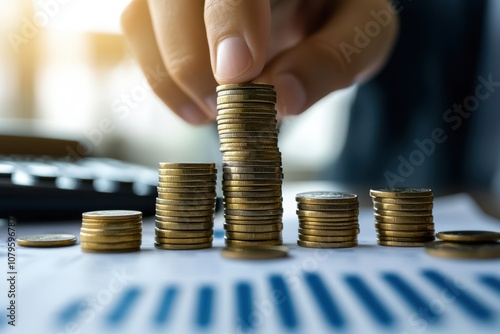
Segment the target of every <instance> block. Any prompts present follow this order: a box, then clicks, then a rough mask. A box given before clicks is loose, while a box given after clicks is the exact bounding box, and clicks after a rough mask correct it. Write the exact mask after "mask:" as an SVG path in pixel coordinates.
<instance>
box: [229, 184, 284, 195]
mask: <svg viewBox="0 0 500 334" xmlns="http://www.w3.org/2000/svg"><path fill="white" fill-rule="evenodd" d="M279 187H280V186H271V185H269V186H254V187H227V186H224V187H222V191H223V192H224V193H226V192H246V191H249V192H254V191H276V189H279Z"/></svg>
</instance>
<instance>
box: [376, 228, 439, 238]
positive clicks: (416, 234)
mask: <svg viewBox="0 0 500 334" xmlns="http://www.w3.org/2000/svg"><path fill="white" fill-rule="evenodd" d="M377 234H378V235H379V236H382V237H398V238H425V237H434V230H431V231H385V230H378V231H377Z"/></svg>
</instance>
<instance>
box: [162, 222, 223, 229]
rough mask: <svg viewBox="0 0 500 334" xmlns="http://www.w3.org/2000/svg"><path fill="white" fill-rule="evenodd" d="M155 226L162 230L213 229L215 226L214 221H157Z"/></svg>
mask: <svg viewBox="0 0 500 334" xmlns="http://www.w3.org/2000/svg"><path fill="white" fill-rule="evenodd" d="M155 226H156V227H157V228H159V229H162V230H180V231H199V230H211V229H213V228H214V224H213V223H177V222H165V221H158V220H157V221H155Z"/></svg>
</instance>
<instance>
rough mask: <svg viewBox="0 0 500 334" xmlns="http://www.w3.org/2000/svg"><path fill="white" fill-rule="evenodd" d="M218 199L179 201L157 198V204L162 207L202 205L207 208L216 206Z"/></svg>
mask: <svg viewBox="0 0 500 334" xmlns="http://www.w3.org/2000/svg"><path fill="white" fill-rule="evenodd" d="M215 202H216V198H215V197H214V198H209V199H184V200H178V199H162V198H156V204H161V205H175V206H177V205H179V206H192V205H200V206H205V205H215Z"/></svg>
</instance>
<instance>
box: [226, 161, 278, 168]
mask: <svg viewBox="0 0 500 334" xmlns="http://www.w3.org/2000/svg"><path fill="white" fill-rule="evenodd" d="M223 164H224V165H225V166H228V167H253V166H259V167H264V166H267V167H281V162H279V161H278V162H276V161H224V162H223Z"/></svg>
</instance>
